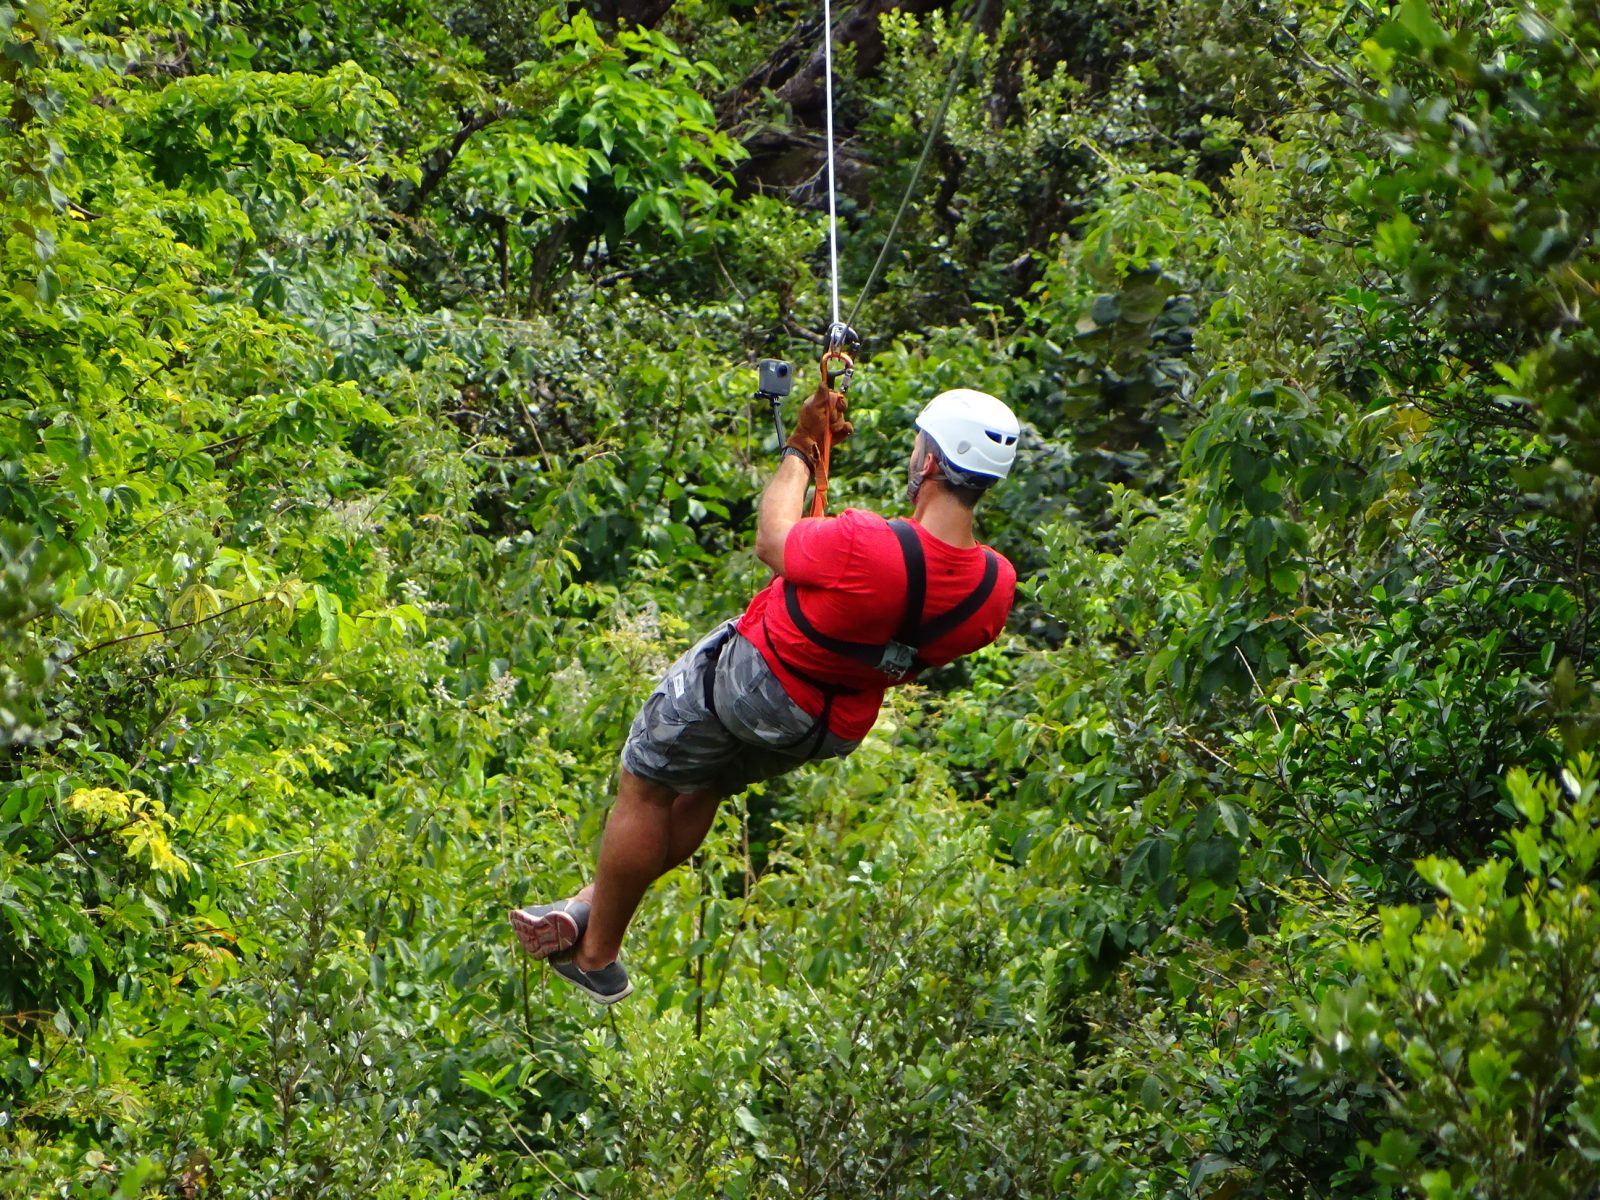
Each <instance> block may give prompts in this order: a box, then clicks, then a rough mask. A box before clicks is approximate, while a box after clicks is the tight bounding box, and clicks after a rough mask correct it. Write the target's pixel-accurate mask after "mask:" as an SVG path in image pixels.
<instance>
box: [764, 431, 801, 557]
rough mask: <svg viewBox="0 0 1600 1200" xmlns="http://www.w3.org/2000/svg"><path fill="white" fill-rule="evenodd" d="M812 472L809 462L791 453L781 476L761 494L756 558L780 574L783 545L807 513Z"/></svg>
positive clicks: (781, 467)
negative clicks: (807, 486)
mask: <svg viewBox="0 0 1600 1200" xmlns="http://www.w3.org/2000/svg"><path fill="white" fill-rule="evenodd" d="M810 482H811V472H810V470H809V469H808V468H807V467H806V462H805V459H803V458H801V457H800V456H799V455H798V454H787V455H785V456H784V458H783V461H781V462H780V463H779V464H778V473H777V474H776V475H774V476H773V477H772V482H771V483H769V484H767V490H766V491H764V492H762V493H761V510H760V513H759V515H758V516H757V518H756V557H757V558H759V559H760V560H761V561H762V562H764V563H766V564H767V566H769V567H771V568H772V569H773V571H775V572H776V573H777V574H779V575H782V574H783V545H784V543H785V542H786V541H788V540H789V530H791V529H793V528H794V527H795V524H796V523H797V522H798V521H799V520H800V518H801V517H802V516H803V515H804V513H805V504H806V485H807V484H808V483H810Z"/></svg>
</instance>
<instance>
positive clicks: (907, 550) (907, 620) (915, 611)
mask: <svg viewBox="0 0 1600 1200" xmlns="http://www.w3.org/2000/svg"><path fill="white" fill-rule="evenodd" d="M889 528H890V529H892V530H894V536H895V540H896V541H898V542H899V543H900V557H901V558H903V559H905V562H906V606H905V610H904V611H903V612H902V613H901V614H900V628H899V629H897V630H895V632H894V640H895V641H897V642H900V643H901V644H903V645H906V646H912V647H915V646H916V645H918V642H917V622H919V621H921V620H922V606H923V605H924V604H926V603H927V602H928V560H927V559H926V558H924V557H923V554H922V539H921V538H920V537H918V536H917V531H916V530H915V529H913V528H912V527H911V522H910V521H902V520H899V519H896V520H893V521H890V522H889Z"/></svg>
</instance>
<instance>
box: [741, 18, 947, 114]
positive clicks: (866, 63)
mask: <svg viewBox="0 0 1600 1200" xmlns="http://www.w3.org/2000/svg"><path fill="white" fill-rule="evenodd" d="M944 6H945V0H859V2H858V3H857V4H855V5H854V6H852V7H851V8H850V9H849V10H848V11H847V12H845V13H844V15H843V16H841V17H839V18H838V19H837V20H835V21H834V43H833V44H834V49H835V52H836V54H837V51H838V48H839V47H840V46H845V45H849V46H853V47H854V48H855V63H856V75H857V77H858V78H866V77H868V76H870V75H872V73H873V72H874V71H876V70H877V69H878V64H880V63H881V62H883V49H884V47H883V34H882V33H881V32H879V29H878V18H879V17H881V16H882V15H883V14H884V13H887V12H894V11H900V12H909V13H926V12H932V11H933V10H934V9H936V8H943V7H944ZM767 89H771V90H772V91H774V92H776V93H777V96H778V98H779V99H780V100H782V101H784V102H785V103H786V104H788V106H789V108H790V109H791V111H793V113H794V115H795V120H796V122H797V123H799V124H802V125H820V124H822V100H823V87H822V16H821V13H820V12H819V13H818V14H817V15H816V16H814V17H811V18H808V19H807V20H805V21H803V22H802V23H801V24H800V27H799V28H798V29H796V30H795V31H794V32H793V33H792V34H790V35H789V36H788V37H787V38H785V39H784V40H783V41H782V42H780V43H779V44H778V46H777V48H776V49H774V50H773V52H772V53H771V54H770V55H768V56H767V61H766V62H764V63H762V64H761V65H760V66H759V67H757V68H756V69H755V70H754V71H752V72H751V73H750V74H749V75H748V76H746V77H745V80H744V82H742V83H741V84H739V86H738V87H736V88H734V89H733V90H732V91H730V92H728V93H727V94H726V95H724V96H723V97H722V101H721V103H720V104H719V105H718V109H719V112H720V115H721V116H722V119H723V122H724V124H731V123H733V122H734V121H736V120H737V119H738V116H739V114H740V113H741V112H742V111H743V110H744V109H745V108H746V107H748V106H749V104H750V103H751V102H752V101H753V100H755V99H757V98H758V97H759V96H760V95H761V93H762V92H763V91H764V90H767ZM835 100H837V94H836V95H835Z"/></svg>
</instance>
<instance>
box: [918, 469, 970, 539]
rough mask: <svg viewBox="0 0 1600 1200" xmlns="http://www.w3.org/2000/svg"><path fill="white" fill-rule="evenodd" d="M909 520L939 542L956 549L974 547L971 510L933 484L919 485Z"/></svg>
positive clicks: (931, 481) (934, 482) (924, 483)
mask: <svg viewBox="0 0 1600 1200" xmlns="http://www.w3.org/2000/svg"><path fill="white" fill-rule="evenodd" d="M911 519H912V520H914V521H915V522H916V523H917V524H918V525H921V526H922V527H923V528H924V529H926V530H927V531H928V532H929V533H931V534H933V536H934V537H936V538H938V539H939V540H940V541H941V542H946V543H948V544H949V545H952V546H955V547H957V548H958V549H963V550H964V549H966V548H968V547H970V546H976V545H977V544H978V543H977V540H976V539H975V538H974V537H973V536H972V510H971V509H970V508H968V507H967V506H966V505H964V504H962V503H961V501H959V500H957V499H956V498H955V497H954V496H952V495H951V494H950V493H949V492H947V491H945V490H944V488H942V487H940V486H939V484H938V481H936V480H933V479H929V480H925V481H924V482H923V484H922V487H921V488H920V489H919V490H918V492H917V504H916V507H915V508H914V509H913V510H912V512H911Z"/></svg>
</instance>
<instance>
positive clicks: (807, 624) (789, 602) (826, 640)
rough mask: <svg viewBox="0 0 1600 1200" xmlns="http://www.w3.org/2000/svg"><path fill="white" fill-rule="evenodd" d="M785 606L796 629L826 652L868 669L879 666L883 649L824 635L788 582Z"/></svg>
mask: <svg viewBox="0 0 1600 1200" xmlns="http://www.w3.org/2000/svg"><path fill="white" fill-rule="evenodd" d="M783 604H784V608H786V609H787V610H788V613H789V620H791V621H792V622H794V627H795V628H796V629H798V630H799V631H800V632H801V633H803V634H805V636H806V638H807V639H808V640H810V641H813V642H815V643H816V644H817V645H819V646H821V647H822V648H823V649H824V650H831V651H833V653H835V654H839V655H842V656H843V657H845V658H848V659H853V660H854V661H856V662H858V663H861V664H863V665H864V666H868V667H875V666H877V665H878V660H879V659H880V658H882V657H883V647H882V646H881V645H878V644H877V643H874V642H847V641H845V640H844V639H843V638H836V637H834V636H833V635H831V634H827V633H823V632H822V630H820V629H818V628H817V627H816V626H815V625H813V624H812V623H811V621H810V619H809V618H808V617H807V616H806V614H805V610H804V609H802V608H801V607H800V595H799V592H798V590H797V589H796V588H795V587H794V585H793V584H791V583H789V582H788V581H785V582H784V585H783Z"/></svg>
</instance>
